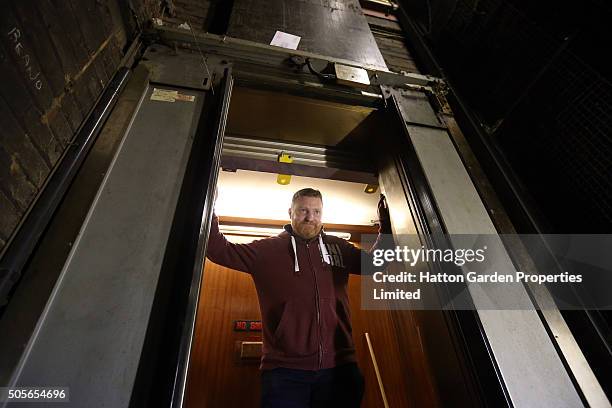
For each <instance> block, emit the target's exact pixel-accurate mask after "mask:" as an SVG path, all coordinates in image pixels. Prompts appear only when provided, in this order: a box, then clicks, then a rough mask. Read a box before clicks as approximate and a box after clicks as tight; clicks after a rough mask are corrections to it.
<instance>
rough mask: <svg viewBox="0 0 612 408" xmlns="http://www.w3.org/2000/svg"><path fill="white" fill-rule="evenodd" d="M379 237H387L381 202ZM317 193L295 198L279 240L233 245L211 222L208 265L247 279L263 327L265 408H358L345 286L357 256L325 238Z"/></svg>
mask: <svg viewBox="0 0 612 408" xmlns="http://www.w3.org/2000/svg"><path fill="white" fill-rule="evenodd" d="M378 207H379V218H380V220H381V229H380V231H381V232H386V233H388V232H390V227H389V217H388V212H387V210H386V203H385V201H384V197H383V196H382V195H381V201H380V203H379V206H378ZM322 212H323V199H322V196H321V193H320V192H319V191H317V190H314V189H311V188H305V189H302V190H299V191H297V192H296V193H295V194H294V195H293V199H292V202H291V208H290V209H289V216H290V217H291V224H288V225H286V226H285V228H284V231H283V232H281V233H280V234H279V235H278V236H275V237H270V238H265V239H261V240H258V241H254V242H251V243H249V244H233V243H230V242H229V241H227V240H226V239H225V237H224V236H223V234H221V233H220V232H219V220H218V218H217V217H216V216H215V215H213V221H212V226H211V232H210V238H209V241H208V252H207V256H208V258H209V259H210V260H211V261H213V262H215V263H217V264H220V265H223V266H226V267H229V268H232V269H237V270H239V271H243V272H247V273H249V274H251V276H252V278H253V281H254V282H255V287H256V289H257V296H258V298H259V306H260V309H261V316H262V322H263V356H262V359H261V367H260V368H261V370H262V406H263V407H264V408H269V407H283V408H289V407H291V408H292V407H296V408H297V407H300V408H301V407H328V406H329V407H359V405H360V403H361V399H362V396H363V388H364V381H363V376H362V374H361V372H360V370H359V368H358V366H357V364H356V358H355V346H354V343H353V338H352V336H351V319H350V308H349V300H348V295H347V290H346V287H347V283H348V277H349V273H354V274H359V273H360V269H361V251H360V250H359V249H357V248H356V247H354V246H353V245H352V244H350V243H348V242H347V241H345V240H343V239H341V238H338V237H335V236H332V235H327V234H325V232H324V231H323V228H322V223H321V216H322Z"/></svg>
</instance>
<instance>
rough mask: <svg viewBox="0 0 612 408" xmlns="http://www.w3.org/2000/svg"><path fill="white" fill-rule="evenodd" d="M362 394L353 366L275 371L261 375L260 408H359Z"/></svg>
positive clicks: (360, 378)
mask: <svg viewBox="0 0 612 408" xmlns="http://www.w3.org/2000/svg"><path fill="white" fill-rule="evenodd" d="M363 390H364V379H363V375H362V374H361V371H360V370H359V367H358V366H357V364H356V363H349V364H344V365H341V366H339V367H334V368H328V369H324V370H318V371H309V370H295V369H291V368H275V369H272V370H264V371H262V373H261V406H262V408H323V407H334V408H336V407H346V408H349V407H350V408H359V406H360V405H361V399H362V397H363Z"/></svg>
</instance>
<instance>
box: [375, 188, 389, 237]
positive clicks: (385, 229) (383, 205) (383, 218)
mask: <svg viewBox="0 0 612 408" xmlns="http://www.w3.org/2000/svg"><path fill="white" fill-rule="evenodd" d="M377 212H378V222H379V224H380V228H379V232H380V233H381V234H391V217H390V216H389V206H388V205H387V199H386V198H385V196H384V194H381V195H380V200H378V209H377Z"/></svg>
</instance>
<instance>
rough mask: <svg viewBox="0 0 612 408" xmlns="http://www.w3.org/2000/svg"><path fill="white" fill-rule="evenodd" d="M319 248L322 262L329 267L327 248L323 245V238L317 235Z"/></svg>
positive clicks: (329, 260)
mask: <svg viewBox="0 0 612 408" xmlns="http://www.w3.org/2000/svg"><path fill="white" fill-rule="evenodd" d="M319 248H320V249H321V255H323V262H325V263H326V264H328V265H331V259H330V258H331V257H330V256H329V252H327V247H326V246H325V244H324V243H323V237H322V236H321V234H319Z"/></svg>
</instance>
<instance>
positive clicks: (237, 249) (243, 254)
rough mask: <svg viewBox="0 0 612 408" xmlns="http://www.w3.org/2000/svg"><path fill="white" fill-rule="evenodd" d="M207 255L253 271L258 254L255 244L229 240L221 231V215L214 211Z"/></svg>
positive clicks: (221, 261)
mask: <svg viewBox="0 0 612 408" xmlns="http://www.w3.org/2000/svg"><path fill="white" fill-rule="evenodd" d="M206 256H207V257H208V259H210V260H211V261H213V262H214V263H216V264H219V265H222V266H225V267H228V268H231V269H236V270H239V271H242V272H247V273H251V271H252V267H253V264H254V263H255V259H256V256H257V254H256V251H255V248H254V245H253V244H234V243H232V242H229V241H228V240H227V238H225V236H224V235H223V234H222V233H221V231H219V217H217V215H216V214H215V213H213V217H212V222H211V225H210V234H209V235H208V247H207V249H206Z"/></svg>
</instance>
